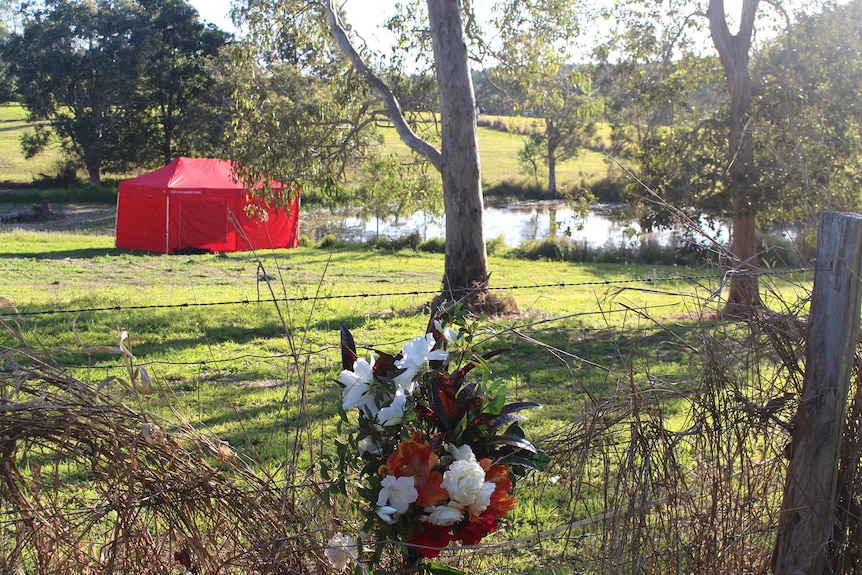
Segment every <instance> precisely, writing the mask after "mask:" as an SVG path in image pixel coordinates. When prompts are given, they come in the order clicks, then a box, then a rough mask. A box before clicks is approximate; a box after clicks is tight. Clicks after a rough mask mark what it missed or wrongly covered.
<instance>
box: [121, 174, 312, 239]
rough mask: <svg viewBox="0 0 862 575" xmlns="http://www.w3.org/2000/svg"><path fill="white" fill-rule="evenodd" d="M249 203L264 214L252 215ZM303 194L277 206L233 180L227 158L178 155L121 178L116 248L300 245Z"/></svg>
mask: <svg viewBox="0 0 862 575" xmlns="http://www.w3.org/2000/svg"><path fill="white" fill-rule="evenodd" d="M249 204H251V205H255V206H258V207H260V208H262V210H261V211H262V212H263V213H264V214H265V217H262V218H261V217H255V216H249V215H248V214H247V212H246V206H248V205H249ZM298 243H299V195H298V194H297V196H296V197H295V198H294V199H293V201H291V202H290V204H288V205H287V206H286V208H285V207H281V208H278V209H274V208H273V207H272V206H268V205H266V204H264V203H263V202H262V201H261V200H260V199H256V198H252V197H251V194H250V193H249V191H248V189H247V188H245V187H243V185H242V184H240V183H237V182H235V181H234V175H233V168H232V165H231V163H230V162H228V161H226V160H213V159H197V158H177V159H176V160H174V161H173V162H171V163H170V164H168V165H166V166H164V167H163V168H159V169H158V170H155V171H153V172H150V173H148V174H144V175H142V176H138V177H137V178H132V179H131V180H124V181H122V182H120V184H119V187H118V195H117V235H116V246H117V247H118V248H121V249H129V250H144V251H151V252H162V253H168V254H172V253H177V252H233V251H242V250H250V249H268V248H295V247H296V246H297V245H298Z"/></svg>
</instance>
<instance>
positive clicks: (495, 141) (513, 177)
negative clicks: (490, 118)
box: [380, 118, 609, 190]
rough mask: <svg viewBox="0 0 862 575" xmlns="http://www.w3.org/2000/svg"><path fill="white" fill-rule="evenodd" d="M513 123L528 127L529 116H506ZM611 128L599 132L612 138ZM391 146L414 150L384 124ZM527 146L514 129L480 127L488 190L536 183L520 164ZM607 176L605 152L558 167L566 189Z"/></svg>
mask: <svg viewBox="0 0 862 575" xmlns="http://www.w3.org/2000/svg"><path fill="white" fill-rule="evenodd" d="M505 120H506V121H507V124H508V125H509V126H522V127H525V126H528V125H529V124H530V123H531V120H530V119H529V118H506V119H505ZM608 131H609V128H607V127H606V126H603V127H602V128H601V129H600V132H599V135H600V137H602V138H607V137H608ZM380 132H381V134H382V136H383V138H384V143H385V146H386V148H387V149H389V150H391V151H392V152H394V153H395V154H398V155H399V156H403V157H408V156H409V155H410V150H409V149H408V148H407V146H406V145H405V144H404V143H403V142H402V141H401V140H400V139H399V138H398V134H396V133H395V129H394V128H391V127H385V126H384V127H381V128H380ZM522 146H523V138H522V137H521V136H520V135H518V134H516V133H512V132H504V131H502V130H496V129H492V128H488V127H482V126H480V127H479V157H480V160H481V162H482V184H483V186H484V188H485V189H488V188H493V187H495V186H499V185H501V184H512V185H515V186H534V185H535V182H534V181H533V179H532V177H531V176H528V175H526V174H524V173H523V172H522V171H521V167H520V166H519V164H518V152H519V151H520V150H521V147H522ZM606 175H607V166H606V164H605V156H604V154H602V153H601V152H597V151H594V150H585V151H584V152H583V153H582V154H581V155H579V156H578V157H577V158H573V159H571V160H569V161H566V162H563V163H562V164H560V165H559V166H558V167H557V182H558V187H559V188H560V189H563V190H577V189H579V188H583V187H588V186H590V185H591V184H593V183H595V182H596V181H597V180H599V179H602V178H604V177H605V176H606ZM539 185H540V186H545V185H547V172H545V173H540V174H539Z"/></svg>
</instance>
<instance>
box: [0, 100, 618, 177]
mask: <svg viewBox="0 0 862 575" xmlns="http://www.w3.org/2000/svg"><path fill="white" fill-rule="evenodd" d="M26 117H27V113H26V111H25V110H24V109H23V108H22V107H21V106H20V105H19V104H14V103H7V104H2V105H0V182H4V181H5V182H11V183H16V184H28V183H32V182H33V181H34V180H35V179H37V178H38V177H39V176H40V175H42V174H47V175H52V174H53V173H54V172H56V169H57V162H58V160H59V150H58V149H56V148H53V149H49V150H47V151H46V152H44V153H42V154H39V155H38V156H36V157H35V158H32V159H29V160H27V159H25V158H24V155H23V153H22V152H21V136H22V135H24V134H26V133H28V132H29V131H31V130H32V127H31V126H30V125H28V124H27V122H26V121H25V119H26ZM507 121H508V123H509V124H510V125H515V126H526V125H528V124H529V122H530V120H529V119H527V118H507ZM380 131H381V134H382V136H383V138H384V145H385V148H386V150H385V151H392V152H394V153H396V154H398V155H401V156H405V157H406V156H409V155H410V151H409V149H408V148H407V146H405V145H404V144H403V143H402V142H401V140H400V139H399V138H398V135H397V134H396V133H395V130H394V129H393V128H389V127H382V128H380ZM522 145H523V141H522V138H521V136H519V135H517V134H513V133H508V132H503V131H500V130H493V129H490V128H482V127H480V128H479V153H480V157H481V161H482V181H483V184H484V186H485V188H486V189H487V188H492V187H495V186H498V185H500V184H513V185H516V186H519V185H528V186H530V185H534V182H533V181H532V179H531V178H529V177H528V176H526V175H525V174H524V173H522V172H521V169H520V167H519V165H518V151H519V150H520V149H521V146H522ZM605 174H606V167H605V163H604V156H603V154H601V153H599V152H596V151H590V150H587V151H585V152H584V153H583V154H581V155H580V156H579V157H577V158H575V159H572V160H569V161H568V162H564V163H563V164H561V165H560V166H559V168H558V174H557V180H558V182H559V185H560V188H562V189H578V188H581V187H584V186H589V185H590V184H591V183H593V182H595V181H596V180H598V179H600V178H602V177H604V175H605ZM546 180H547V177H546V174H540V182H541V183H540V185H544V183H545V182H546Z"/></svg>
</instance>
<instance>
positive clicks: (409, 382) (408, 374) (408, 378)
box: [392, 368, 417, 395]
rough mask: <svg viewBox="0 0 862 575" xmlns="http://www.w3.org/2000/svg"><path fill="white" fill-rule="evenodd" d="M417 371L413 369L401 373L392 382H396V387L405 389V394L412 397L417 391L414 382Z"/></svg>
mask: <svg viewBox="0 0 862 575" xmlns="http://www.w3.org/2000/svg"><path fill="white" fill-rule="evenodd" d="M416 373H417V371H416V370H415V369H413V368H410V369H407V370H405V371H404V372H403V373H400V374H398V375H396V376H395V377H393V378H392V381H394V382H395V387H396V388H398V389H403V390H404V393H406V394H407V395H410V394H411V393H413V390H414V389H416V381H414V379H413V378H414V377H416Z"/></svg>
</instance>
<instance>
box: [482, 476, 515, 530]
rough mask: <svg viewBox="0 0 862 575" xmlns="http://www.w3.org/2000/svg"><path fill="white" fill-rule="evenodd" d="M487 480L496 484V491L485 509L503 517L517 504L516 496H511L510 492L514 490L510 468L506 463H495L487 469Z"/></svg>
mask: <svg viewBox="0 0 862 575" xmlns="http://www.w3.org/2000/svg"><path fill="white" fill-rule="evenodd" d="M485 481H490V482H491V483H493V484H494V485H495V487H494V493H492V494H491V503H490V504H489V505H488V509H486V510H485V511H486V512H488V513H491V514H492V515H493V516H494V517H495V518H496V519H502V518H503V517H505V516H506V515H508V513H509V511H511V510H512V509H514V508H515V506H516V505H517V501H516V500H515V498H514V497H509V493H511V492H512V480H511V479H509V468H508V467H506V466H505V465H494V466H493V467H491V468H489V469H487V470H486V471H485Z"/></svg>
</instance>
